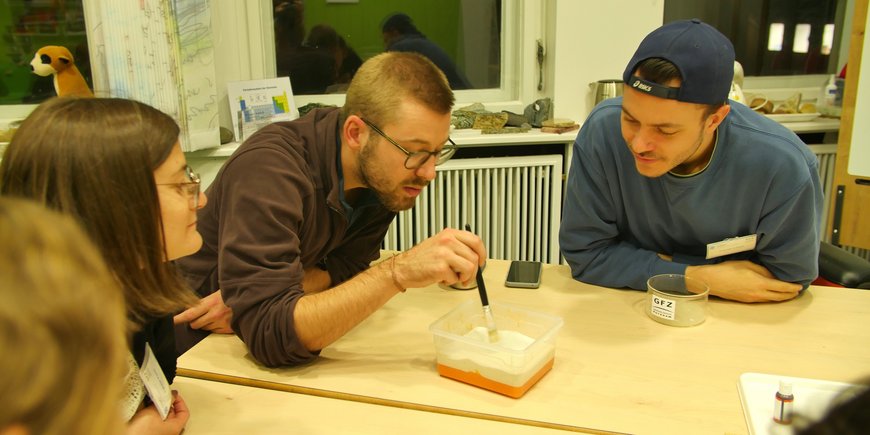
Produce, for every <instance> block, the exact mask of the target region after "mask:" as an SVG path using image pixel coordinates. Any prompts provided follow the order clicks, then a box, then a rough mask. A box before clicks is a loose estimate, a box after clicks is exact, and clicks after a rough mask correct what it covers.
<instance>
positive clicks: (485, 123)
mask: <svg viewBox="0 0 870 435" xmlns="http://www.w3.org/2000/svg"><path fill="white" fill-rule="evenodd" d="M507 120H508V115H507V113H481V114H478V115H477V116H476V117H475V118H474V125H473V126H472V127H471V128H474V129H478V130H483V129H485V128H502V127H504V125H505V124H506V123H507Z"/></svg>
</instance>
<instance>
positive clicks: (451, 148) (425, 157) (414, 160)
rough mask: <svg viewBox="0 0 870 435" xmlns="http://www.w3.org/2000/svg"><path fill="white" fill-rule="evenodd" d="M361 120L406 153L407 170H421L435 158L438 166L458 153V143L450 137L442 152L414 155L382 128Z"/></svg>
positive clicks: (415, 153)
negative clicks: (431, 158) (430, 159)
mask: <svg viewBox="0 0 870 435" xmlns="http://www.w3.org/2000/svg"><path fill="white" fill-rule="evenodd" d="M360 119H362V122H364V123H365V124H366V125H367V126H369V128H371V129H372V130H374V131H375V133H377V134H379V135H380V136H381V137H383V138H384V139H386V140H387V142H389V143H391V144H393V146H395V147H396V148H398V149H399V150H400V151H402V152H403V153H405V156H407V157H406V158H405V168H407V169H419V168H420V167H422V166H423V165H425V164H426V162H428V161H429V158H430V157H435V166H438V165H440V164H442V163H444V162H446V161H448V160H450V158H451V157H453V154H455V153H456V143H454V142H453V140H452V139H450V138H449V137H448V138H447V142H446V143H445V144H444V147H442V148H441V151H417V152H413V153H412V152H410V151H408V150H406V149H405V147H403V146H401V145H399V143H398V142H396V141H395V140H393V138H391V137H389V136H387V135H386V133H384V132H383V131H381V129H380V128H378V127H377V126H375V125H374V124H372V123H371V122H369V121H367V120H366V119H365V118H362V117H361V118H360Z"/></svg>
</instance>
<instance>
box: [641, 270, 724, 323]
mask: <svg viewBox="0 0 870 435" xmlns="http://www.w3.org/2000/svg"><path fill="white" fill-rule="evenodd" d="M646 286H647V310H646V312H647V315H649V316H650V317H651V318H652V319H653V320H655V321H657V322H659V323H664V324H665V325H671V326H695V325H699V324H701V323H703V322H704V320H705V319H706V318H707V314H706V309H707V307H706V305H707V297H708V295H709V293H710V289H709V287H708V286H707V284H705V283H704V282H702V281H701V280H698V279H693V278H689V277H687V276H685V275H678V274H664V275H656V276H653V277H651V278H650V279H648V280H647V282H646Z"/></svg>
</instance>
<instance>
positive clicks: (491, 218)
mask: <svg viewBox="0 0 870 435" xmlns="http://www.w3.org/2000/svg"><path fill="white" fill-rule="evenodd" d="M437 173H438V175H437V177H435V180H433V181H432V182H431V183H429V186H428V187H427V188H426V189H424V190H423V192H421V193H420V196H419V197H418V198H417V201H416V205H415V206H414V208H412V209H410V210H406V211H403V212H401V213H399V214H398V216H396V220H395V221H393V224H392V225H391V226H390V228H389V230H388V231H387V235H386V237H385V239H384V243H383V247H384V249H392V250H400V251H402V250H407V249H410V248H411V247H413V246H414V245H416V244H417V243H419V242H421V241H423V240H425V239H426V238H428V237H430V236H432V235H435V234H437V233H438V232H439V231H441V230H442V229H444V228H448V227H450V228H464V226H465V224H466V223H467V224H469V225H471V228H472V230H473V231H474V232H475V233H477V234H478V235H479V236H480V237H481V238H482V239H483V242H484V244H485V245H486V250H487V253H488V255H489V258H495V259H504V260H529V261H542V262H545V263H558V262H559V259H560V254H559V221H560V219H561V214H562V156H561V155H539V156H524V157H491V158H478V159H456V160H450V161H448V162H447V163H445V164H443V165H441V166H439V167H438V168H437Z"/></svg>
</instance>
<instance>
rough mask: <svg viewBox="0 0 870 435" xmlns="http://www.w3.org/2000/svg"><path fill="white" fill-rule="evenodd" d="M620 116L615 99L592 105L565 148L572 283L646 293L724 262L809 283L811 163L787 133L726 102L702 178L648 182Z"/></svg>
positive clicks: (813, 205) (813, 226) (815, 211)
mask: <svg viewBox="0 0 870 435" xmlns="http://www.w3.org/2000/svg"><path fill="white" fill-rule="evenodd" d="M621 110H622V98H614V99H611V100H608V101H606V102H604V103H602V104H599V105H598V106H597V107H596V108H595V110H593V111H592V113H591V114H590V115H589V118H588V119H587V120H586V122H585V123H584V124H583V128H582V129H581V130H580V133H579V134H578V135H577V140H576V141H575V142H574V148H573V156H572V160H571V169H570V172H569V176H568V182H567V187H566V193H565V205H564V208H563V214H562V224H561V228H560V230H559V243H560V246H561V250H562V254H563V255H564V256H565V259H566V260H567V261H568V264H569V265H570V266H571V271H572V274H573V275H574V278H575V279H577V280H580V281H583V282H588V283H591V284H597V285H602V286H607V287H630V288H633V289H639V290H645V289H646V280H647V279H648V278H649V277H650V276H653V275H657V274H661V273H685V271H686V267H687V266H689V265H699V264H711V263H718V262H722V261H728V260H751V261H753V262H755V263H758V264H761V265H763V266H765V267H766V268H767V269H768V270H770V272H771V273H773V275H774V276H775V277H776V278H777V279H779V280H782V281H788V282H796V283H801V284H803V285H804V286H806V285H807V284H809V283H810V282H811V281H812V280H813V279H815V278H816V276H817V274H818V254H819V236H818V234H819V222H820V218H821V210H822V201H823V195H822V190H821V186H820V183H819V175H818V160H817V159H816V157H815V155H814V154H813V153H812V152H811V151H810V150H809V148H808V147H807V146H806V145H805V144H804V143H803V142H802V141H801V140H800V139H799V138H798V137H797V136H796V135H795V134H794V133H792V132H791V131H790V130H788V129H786V128H785V127H783V126H782V125H780V124H778V123H777V122H775V121H772V120H770V119H768V118H766V117H764V116H762V115H760V114H757V113H755V112H753V111H752V110H751V109H749V108H748V107H746V106H744V105H742V104H739V103H732V104H731V111H730V113H729V114H728V116H726V118H725V120H724V121H723V122H722V123H721V124H720V125H719V128H718V139H717V141H718V142H717V144H716V148H715V151H714V153H713V156H712V158H711V161H710V164H709V165H708V166H707V168H706V169H705V170H704V171H703V172H701V173H699V174H696V175H694V176H691V177H687V178H683V177H677V176H674V175H671V174H670V173H668V174H665V175H663V176H661V177H657V178H647V177H644V176H642V175H640V174H639V173H638V172H637V169H636V168H635V163H634V158H633V156H632V154H631V151H629V149H628V147H627V146H626V144H625V140H624V139H623V138H622V134H621V130H620V113H621ZM753 234H754V235H757V243H756V247H755V249H754V250H752V251H748V252H742V253H737V254H732V255H728V256H723V257H718V258H714V259H710V260H707V259H705V257H706V252H707V244H709V243H713V242H718V241H722V240H725V239H728V238H734V237H740V236H747V235H753ZM657 253H662V254H668V255H672V256H673V261H666V260H662V259H661V258H659V257H658V255H657Z"/></svg>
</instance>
